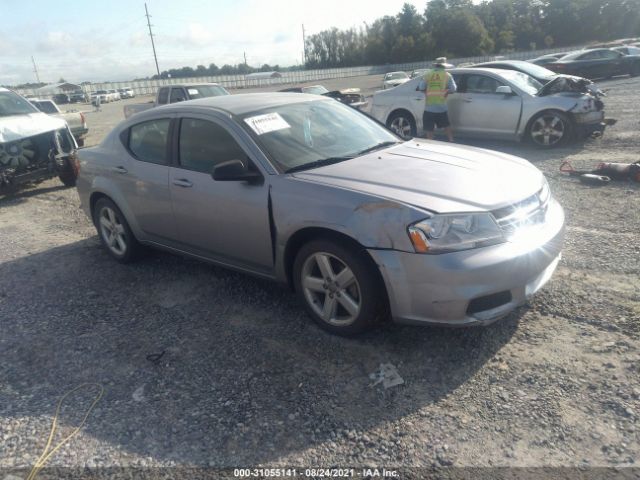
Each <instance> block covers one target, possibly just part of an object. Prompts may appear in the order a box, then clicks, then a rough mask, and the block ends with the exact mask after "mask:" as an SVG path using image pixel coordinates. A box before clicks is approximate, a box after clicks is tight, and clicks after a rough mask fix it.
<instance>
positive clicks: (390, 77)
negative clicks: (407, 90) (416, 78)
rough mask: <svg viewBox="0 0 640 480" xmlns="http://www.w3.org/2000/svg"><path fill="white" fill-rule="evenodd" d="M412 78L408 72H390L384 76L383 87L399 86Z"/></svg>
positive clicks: (384, 88)
mask: <svg viewBox="0 0 640 480" xmlns="http://www.w3.org/2000/svg"><path fill="white" fill-rule="evenodd" d="M409 80H411V79H410V78H409V75H407V73H406V72H389V73H387V74H385V76H384V77H383V78H382V89H383V90H386V89H387V88H393V87H397V86H398V85H402V84H403V83H406V82H408V81H409Z"/></svg>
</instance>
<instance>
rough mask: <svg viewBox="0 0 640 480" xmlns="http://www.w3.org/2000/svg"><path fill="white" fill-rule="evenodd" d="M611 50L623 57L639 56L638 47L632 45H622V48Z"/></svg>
mask: <svg viewBox="0 0 640 480" xmlns="http://www.w3.org/2000/svg"><path fill="white" fill-rule="evenodd" d="M611 50H615V51H616V52H620V53H624V54H625V55H640V47H634V46H633V45H624V46H622V47H614V48H612V49H611Z"/></svg>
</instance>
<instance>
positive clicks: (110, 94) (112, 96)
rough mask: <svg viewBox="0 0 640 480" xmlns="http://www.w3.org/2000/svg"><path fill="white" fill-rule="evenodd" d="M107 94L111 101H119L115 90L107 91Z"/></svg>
mask: <svg viewBox="0 0 640 480" xmlns="http://www.w3.org/2000/svg"><path fill="white" fill-rule="evenodd" d="M107 92H108V93H109V96H110V97H111V101H112V102H115V101H116V100H120V98H121V97H120V92H118V91H117V90H107Z"/></svg>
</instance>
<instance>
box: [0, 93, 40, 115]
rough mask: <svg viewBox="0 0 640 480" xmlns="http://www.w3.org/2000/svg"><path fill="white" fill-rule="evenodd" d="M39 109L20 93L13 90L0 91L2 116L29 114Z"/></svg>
mask: <svg viewBox="0 0 640 480" xmlns="http://www.w3.org/2000/svg"><path fill="white" fill-rule="evenodd" d="M37 111H38V109H37V108H36V107H34V106H33V105H31V104H30V103H29V101H28V100H25V99H24V98H22V97H21V96H20V95H16V94H15V93H13V92H0V117H9V116H11V115H28V114H29V113H36V112H37Z"/></svg>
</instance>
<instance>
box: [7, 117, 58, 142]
mask: <svg viewBox="0 0 640 480" xmlns="http://www.w3.org/2000/svg"><path fill="white" fill-rule="evenodd" d="M66 126H67V124H66V122H65V121H64V120H62V119H60V118H56V117H51V116H49V115H46V114H44V113H41V112H38V113H29V114H27V115H12V116H10V117H0V143H8V142H15V141H16V140H20V139H23V138H29V137H33V136H34V135H39V134H41V133H45V132H52V131H54V130H58V129H60V128H66Z"/></svg>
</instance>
